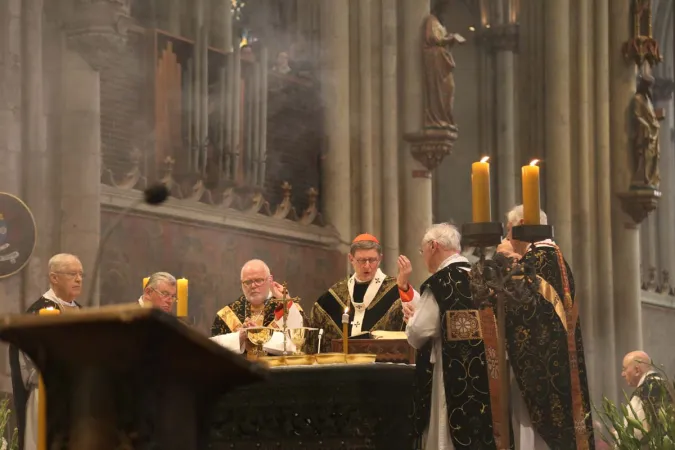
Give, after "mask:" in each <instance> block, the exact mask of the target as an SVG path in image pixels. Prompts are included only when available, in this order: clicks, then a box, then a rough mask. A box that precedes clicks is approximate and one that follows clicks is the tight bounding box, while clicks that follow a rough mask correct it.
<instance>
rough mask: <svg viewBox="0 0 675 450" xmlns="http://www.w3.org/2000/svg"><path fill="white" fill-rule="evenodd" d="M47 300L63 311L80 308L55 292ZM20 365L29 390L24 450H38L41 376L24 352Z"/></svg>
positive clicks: (20, 355)
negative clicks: (39, 385) (39, 384)
mask: <svg viewBox="0 0 675 450" xmlns="http://www.w3.org/2000/svg"><path fill="white" fill-rule="evenodd" d="M42 297H44V298H46V299H47V300H51V301H53V302H55V303H58V304H59V306H60V307H61V309H62V310H65V309H66V308H75V309H77V308H78V306H77V305H76V304H75V302H66V301H64V300H61V299H60V298H58V297H57V296H56V294H55V293H54V291H53V290H51V289H50V290H48V291H47V292H45V294H44V295H43V296H42ZM19 363H20V365H21V377H22V378H23V383H24V385H25V386H26V389H27V390H28V401H27V402H26V430H25V432H24V446H23V448H24V450H37V447H38V445H37V440H38V403H39V402H38V397H39V395H38V393H39V389H38V380H39V378H40V374H39V373H38V371H37V370H36V368H35V365H34V364H33V361H31V360H30V358H29V357H28V356H26V355H25V354H24V353H23V352H19Z"/></svg>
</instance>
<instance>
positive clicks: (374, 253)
mask: <svg viewBox="0 0 675 450" xmlns="http://www.w3.org/2000/svg"><path fill="white" fill-rule="evenodd" d="M348 257H349V262H350V263H351V265H352V267H353V268H354V274H353V275H352V276H350V277H349V278H346V279H343V280H340V281H338V282H337V283H335V284H334V285H333V286H331V288H330V289H328V291H327V292H325V293H324V294H323V295H321V297H319V299H318V300H317V301H316V303H315V304H314V306H313V307H312V313H311V316H310V320H309V321H310V323H311V326H312V327H316V328H322V329H323V330H324V339H323V340H322V349H321V352H322V353H323V352H330V342H331V341H332V340H333V339H342V315H343V314H344V313H345V311H347V312H348V313H349V328H348V334H349V336H357V335H360V334H362V333H364V332H369V331H403V329H404V328H403V327H404V323H403V311H402V309H401V302H402V301H410V300H412V298H413V294H414V290H413V289H412V287H411V286H410V284H409V283H408V279H409V276H410V273H411V271H412V268H411V265H410V261H409V260H408V259H407V258H405V257H403V256H401V257H399V258H398V275H397V277H396V278H394V277H390V276H387V275H385V273H384V272H382V270H380V263H381V262H382V247H381V245H380V242H379V241H378V240H377V238H376V237H375V236H373V235H370V234H361V235H359V236H357V237H356V238H355V239H354V241H352V244H351V247H350V249H349V256H348Z"/></svg>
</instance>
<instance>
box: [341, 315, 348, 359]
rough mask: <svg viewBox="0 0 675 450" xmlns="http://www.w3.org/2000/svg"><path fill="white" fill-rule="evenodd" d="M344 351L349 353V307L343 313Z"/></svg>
mask: <svg viewBox="0 0 675 450" xmlns="http://www.w3.org/2000/svg"><path fill="white" fill-rule="evenodd" d="M342 352H343V353H344V354H345V355H346V354H348V353H349V307H347V308H345V312H344V314H342Z"/></svg>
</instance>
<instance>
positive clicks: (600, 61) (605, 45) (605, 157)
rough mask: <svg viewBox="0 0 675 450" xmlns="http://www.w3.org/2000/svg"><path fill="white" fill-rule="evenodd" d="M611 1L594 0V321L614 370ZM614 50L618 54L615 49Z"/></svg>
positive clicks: (603, 360)
mask: <svg viewBox="0 0 675 450" xmlns="http://www.w3.org/2000/svg"><path fill="white" fill-rule="evenodd" d="M609 1H610V0H593V2H592V3H593V13H594V14H593V30H594V33H595V36H594V38H595V39H594V40H593V44H594V45H593V52H594V55H593V62H594V65H593V73H594V75H595V76H594V78H593V79H594V86H593V106H594V108H593V115H594V120H593V123H594V125H595V129H594V130H593V136H594V146H595V153H596V166H595V182H596V191H597V200H596V202H595V204H594V207H595V209H596V211H597V214H596V217H597V223H596V232H595V235H596V245H595V251H596V255H595V273H596V289H597V293H598V294H597V302H596V303H595V305H596V306H595V311H594V312H595V314H594V317H593V319H594V321H593V328H594V331H595V333H594V337H593V339H594V341H595V348H597V349H602V351H599V352H597V353H596V355H595V356H596V358H597V362H596V367H599V368H602V369H603V372H602V373H605V372H604V370H611V369H610V368H615V367H616V359H615V340H614V336H615V334H614V281H613V271H612V220H611V200H612V193H611V181H610V176H611V170H610V169H611V160H612V158H611V151H610V97H609V94H610V92H609V73H610V72H609V68H610V65H609V54H610V53H609V52H610V50H609V48H610V47H609V41H608V39H607V37H608V36H609V10H608V7H609V3H608V2H609ZM612 51H613V52H614V51H617V52H618V49H615V48H613V47H612ZM602 387H603V390H602V392H594V393H592V394H591V395H592V396H593V398H594V399H595V401H596V404H599V403H598V402H599V401H600V400H601V399H602V395H606V396H608V397H609V398H610V399H613V400H616V399H617V398H618V397H617V389H616V379H615V378H614V377H612V376H603V377H602Z"/></svg>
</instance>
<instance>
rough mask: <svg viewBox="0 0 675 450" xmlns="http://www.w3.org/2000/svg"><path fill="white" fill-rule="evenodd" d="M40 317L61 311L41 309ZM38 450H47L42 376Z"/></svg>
mask: <svg viewBox="0 0 675 450" xmlns="http://www.w3.org/2000/svg"><path fill="white" fill-rule="evenodd" d="M38 314H39V315H41V316H58V315H59V314H61V311H60V310H59V309H57V308H53V307H49V308H42V309H41V310H40V311H38ZM37 448H38V450H47V392H46V390H45V382H44V381H43V380H42V375H40V377H39V379H38V441H37Z"/></svg>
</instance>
